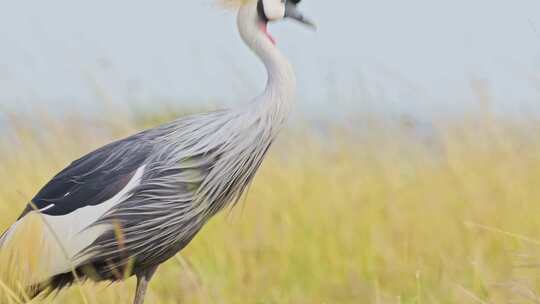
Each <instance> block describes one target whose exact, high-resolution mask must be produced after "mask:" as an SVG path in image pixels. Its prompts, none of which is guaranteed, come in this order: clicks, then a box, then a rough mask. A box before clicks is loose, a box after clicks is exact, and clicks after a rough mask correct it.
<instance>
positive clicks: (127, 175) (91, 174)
mask: <svg viewBox="0 0 540 304" xmlns="http://www.w3.org/2000/svg"><path fill="white" fill-rule="evenodd" d="M151 148H152V145H151V144H150V143H149V142H148V141H147V140H145V136H144V133H139V134H136V135H134V136H131V137H128V138H126V139H123V140H119V141H116V142H113V143H111V144H109V145H106V146H104V147H102V148H100V149H98V150H96V151H94V152H91V153H89V154H87V155H85V156H83V157H82V158H80V159H78V160H76V161H74V162H73V163H71V164H70V165H69V166H68V167H67V168H65V169H64V170H62V171H61V172H60V173H58V174H57V175H56V176H55V177H54V178H53V179H52V180H51V181H50V182H48V183H47V184H46V185H45V186H44V187H43V188H42V189H41V190H40V191H39V192H38V193H37V195H36V196H35V197H34V198H33V199H32V201H31V203H29V204H28V205H27V206H26V208H25V209H24V211H23V212H22V214H21V215H20V217H19V219H21V218H22V217H24V216H25V215H26V214H28V213H29V212H30V211H32V210H35V209H37V210H39V211H40V212H41V213H42V214H46V215H51V216H60V215H66V214H69V213H71V212H73V211H75V210H77V209H80V208H83V207H86V206H95V205H98V204H100V203H103V202H105V201H107V200H108V199H110V198H112V197H113V196H114V195H115V194H117V193H118V192H120V191H121V190H122V189H123V188H124V187H125V186H126V185H127V183H128V182H129V181H130V180H131V178H132V176H133V175H134V173H135V172H136V170H137V169H138V168H140V167H141V166H142V165H143V164H144V162H145V160H146V159H147V158H148V155H149V153H150V151H151Z"/></svg>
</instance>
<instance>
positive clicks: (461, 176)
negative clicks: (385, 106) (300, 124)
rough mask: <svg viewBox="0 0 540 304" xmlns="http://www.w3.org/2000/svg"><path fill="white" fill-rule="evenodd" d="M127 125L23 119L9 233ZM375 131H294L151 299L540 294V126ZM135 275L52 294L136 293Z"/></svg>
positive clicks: (8, 198)
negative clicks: (46, 190) (38, 199)
mask: <svg viewBox="0 0 540 304" xmlns="http://www.w3.org/2000/svg"><path fill="white" fill-rule="evenodd" d="M113 121H116V123H112V122H113ZM118 121H129V119H128V118H124V117H121V118H114V119H113V118H111V119H104V120H101V121H97V120H91V119H87V120H82V119H81V117H79V116H77V115H74V116H65V117H63V118H62V119H61V120H58V119H57V118H54V117H48V116H46V115H45V116H41V117H39V119H38V118H36V117H32V118H25V119H23V118H21V117H15V116H13V117H11V118H10V121H9V126H10V128H11V131H9V132H5V133H2V136H1V137H0V141H1V145H0V185H1V186H0V230H4V229H5V228H7V227H8V226H9V225H10V224H11V223H13V222H14V220H15V219H16V218H17V216H18V215H19V213H20V212H21V210H22V209H23V207H24V205H25V204H26V203H27V202H28V201H29V200H30V199H31V197H32V196H33V195H34V194H35V193H36V191H37V190H39V188H40V187H41V186H42V185H44V183H45V182H47V181H48V180H49V179H50V178H51V177H52V175H53V174H55V173H56V172H57V171H59V170H60V169H62V168H63V167H64V166H66V165H67V164H68V163H69V162H70V161H71V160H73V159H75V158H77V157H78V156H81V155H82V154H84V153H86V152H88V151H90V150H92V149H94V148H96V147H98V146H100V145H102V144H105V143H107V142H109V141H111V140H112V139H115V138H119V137H122V136H124V135H128V134H130V133H132V132H134V131H135V130H138V129H140V128H141V125H140V124H137V123H122V124H119V123H117V122H118ZM352 125H354V122H353V123H352ZM363 125H364V127H362V128H361V129H362V130H361V131H357V130H343V129H340V128H325V129H324V130H321V129H319V131H309V130H307V129H309V128H308V127H305V128H303V129H302V130H300V129H299V128H289V130H288V131H286V132H284V134H283V135H284V136H283V137H282V138H281V139H280V140H279V141H278V142H277V144H276V145H275V146H274V147H273V149H272V150H271V153H270V154H269V155H268V158H267V160H266V161H265V162H264V165H263V166H262V168H261V170H260V172H259V174H258V175H257V177H256V179H255V182H254V184H253V185H252V186H251V188H250V190H249V193H248V194H247V195H246V196H245V199H244V200H243V201H242V202H241V204H239V205H238V206H237V207H236V208H235V209H234V210H232V211H230V212H229V211H226V212H222V213H221V215H219V216H217V217H216V218H215V219H213V220H212V221H211V222H210V223H209V224H208V225H207V226H206V227H205V228H204V229H203V230H202V231H201V232H200V233H199V235H198V236H197V237H196V238H195V239H194V240H193V242H192V243H191V244H190V245H189V246H188V247H187V248H186V249H185V250H183V251H182V253H181V254H179V255H177V256H176V257H175V258H173V259H171V260H170V261H168V262H167V263H165V264H164V265H162V266H161V268H160V269H159V271H158V273H157V275H156V276H155V278H154V280H153V281H152V283H151V285H150V290H149V292H148V296H147V301H148V303H163V304H167V303H261V304H262V303H306V304H311V303H417V304H421V303H424V304H425V303H510V302H512V301H513V302H512V303H537V302H540V297H537V295H536V293H537V292H540V280H539V278H540V268H538V267H537V265H540V263H539V262H540V137H539V134H540V132H539V131H540V128H539V125H538V124H536V123H535V122H532V121H529V122H526V123H516V122H511V121H509V120H504V119H496V118H493V117H489V116H480V115H479V116H474V115H472V116H469V117H467V118H463V119H460V120H459V121H457V120H454V121H447V122H445V123H440V124H439V125H435V126H433V129H432V131H433V132H431V133H430V134H428V135H418V134H420V133H422V132H416V131H414V130H411V128H414V126H411V125H410V124H403V125H392V126H389V125H387V124H384V123H377V120H376V119H373V120H372V122H370V123H364V124H363ZM31 248H32V244H28V250H29V252H32V250H31ZM0 267H6V265H0ZM8 283H9V284H11V285H13V282H0V285H2V284H8ZM134 283H135V282H134V279H133V278H132V279H129V280H128V281H127V282H126V283H120V284H114V285H112V286H108V285H107V284H97V285H96V284H93V283H87V284H85V285H83V286H82V287H81V288H76V287H75V288H70V289H69V290H66V291H63V292H61V293H60V294H59V295H58V296H57V297H52V298H47V299H46V300H44V301H43V302H44V303H83V302H84V301H86V302H87V303H129V302H130V301H131V300H132V296H133V291H134ZM14 293H16V292H14ZM0 295H1V296H0V302H2V301H4V302H6V303H19V301H20V302H22V301H24V299H19V300H17V299H15V297H14V296H10V294H9V292H8V291H7V289H2V286H0ZM36 302H40V301H36Z"/></svg>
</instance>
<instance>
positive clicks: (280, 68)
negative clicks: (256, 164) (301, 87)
mask: <svg viewBox="0 0 540 304" xmlns="http://www.w3.org/2000/svg"><path fill="white" fill-rule="evenodd" d="M238 31H239V32H240V35H241V37H242V39H243V40H244V42H245V43H246V44H247V45H248V46H249V47H250V48H251V49H252V50H253V51H254V52H255V54H256V55H257V56H258V57H259V58H260V59H261V61H262V62H263V63H264V66H265V67H266V71H267V73H268V80H267V83H266V88H265V90H264V92H263V93H262V94H261V95H260V96H259V97H257V98H256V99H255V103H256V104H257V105H256V106H257V107H258V109H259V110H260V114H261V115H263V116H266V117H268V118H270V119H271V120H272V121H273V122H275V123H282V122H283V121H284V120H285V119H286V118H287V116H288V113H289V112H290V109H291V105H292V103H293V102H294V97H295V96H294V95H295V91H296V79H295V75H294V72H293V69H292V67H291V65H290V64H289V62H288V61H287V59H286V58H285V56H283V54H282V53H281V52H280V51H279V50H278V48H277V47H276V46H275V45H274V43H273V42H272V40H271V39H270V38H269V37H268V35H267V34H266V22H263V21H262V20H260V18H259V17H258V14H257V9H256V4H255V3H250V4H246V5H244V6H243V7H242V8H240V10H239V12H238Z"/></svg>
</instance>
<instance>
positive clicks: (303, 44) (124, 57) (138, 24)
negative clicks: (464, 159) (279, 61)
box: [0, 0, 540, 115]
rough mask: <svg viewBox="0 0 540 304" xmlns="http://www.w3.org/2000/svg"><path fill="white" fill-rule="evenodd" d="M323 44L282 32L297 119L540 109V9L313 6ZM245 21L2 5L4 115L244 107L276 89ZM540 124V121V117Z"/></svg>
mask: <svg viewBox="0 0 540 304" xmlns="http://www.w3.org/2000/svg"><path fill="white" fill-rule="evenodd" d="M302 8H303V10H304V11H305V13H306V14H307V15H309V16H310V17H312V19H314V20H316V21H317V23H318V25H319V30H318V31H317V32H310V31H308V30H306V29H305V28H303V27H301V26H299V25H297V24H293V23H292V22H284V23H281V24H276V25H273V26H272V27H271V29H270V30H271V31H272V32H273V34H274V36H275V37H276V39H277V41H278V45H279V46H280V47H281V48H282V49H283V52H285V53H286V54H287V55H288V56H289V58H290V60H291V62H292V63H293V66H294V67H295V69H296V71H297V78H298V83H299V93H298V94H299V99H298V103H299V107H298V109H299V110H298V111H302V112H305V113H308V114H314V115H318V114H321V113H323V114H327V113H333V114H337V115H339V114H341V113H347V112H350V111H351V110H360V111H378V112H386V113H393V114H411V115H426V114H427V115H430V114H431V113H445V112H459V111H461V110H463V109H471V108H473V109H474V108H475V107H477V104H476V102H475V101H474V98H473V94H472V92H471V86H470V80H471V79H479V80H482V81H488V82H489V83H490V87H491V91H492V94H493V95H494V103H495V105H494V107H495V108H496V109H497V111H501V112H502V111H510V112H521V111H525V112H531V111H532V110H534V111H538V110H539V109H540V1H539V0H444V1H443V0H407V1H397V0H394V1H390V0H371V1H367V0H339V1H330V0H304V2H303V3H302ZM234 18H235V16H234V14H233V13H231V12H224V11H222V10H219V9H217V8H216V7H215V6H214V5H213V1H212V0H190V1H185V0H153V1H138V0H129V1H128V0H92V1H80V0H49V1H42V0H32V1H29V0H17V1H9V0H0V105H2V106H4V107H2V108H0V111H7V110H11V109H31V108H32V105H35V104H37V103H39V104H41V105H46V106H48V107H50V108H51V109H59V108H61V109H66V108H67V109H75V110H86V109H94V108H96V107H94V106H92V104H93V101H95V100H96V98H97V97H96V89H95V88H96V85H97V86H99V87H101V88H102V89H103V90H104V92H106V94H107V95H109V96H110V98H112V100H113V101H115V102H119V103H122V102H130V103H143V104H148V101H151V100H166V101H168V102H175V103H177V104H179V105H182V104H190V105H193V104H200V105H201V106H207V105H216V104H226V105H236V104H240V103H241V102H245V101H247V100H248V99H249V98H250V97H252V96H254V95H255V94H256V93H258V91H259V90H261V89H262V87H263V85H264V79H265V75H264V70H263V68H262V66H261V65H260V64H259V63H258V61H257V60H256V59H255V58H254V57H253V56H252V55H251V54H250V53H249V51H248V50H247V49H246V48H245V47H244V46H243V45H242V43H241V42H240V39H239V37H238V35H237V33H236V28H235V19H234ZM539 112H540V111H539Z"/></svg>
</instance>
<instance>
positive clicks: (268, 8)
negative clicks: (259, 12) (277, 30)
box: [262, 0, 285, 20]
mask: <svg viewBox="0 0 540 304" xmlns="http://www.w3.org/2000/svg"><path fill="white" fill-rule="evenodd" d="M262 2H263V7H264V15H265V16H266V18H268V20H278V19H283V18H284V17H285V4H284V3H283V2H281V0H262Z"/></svg>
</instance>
